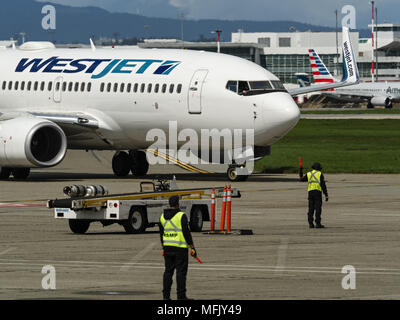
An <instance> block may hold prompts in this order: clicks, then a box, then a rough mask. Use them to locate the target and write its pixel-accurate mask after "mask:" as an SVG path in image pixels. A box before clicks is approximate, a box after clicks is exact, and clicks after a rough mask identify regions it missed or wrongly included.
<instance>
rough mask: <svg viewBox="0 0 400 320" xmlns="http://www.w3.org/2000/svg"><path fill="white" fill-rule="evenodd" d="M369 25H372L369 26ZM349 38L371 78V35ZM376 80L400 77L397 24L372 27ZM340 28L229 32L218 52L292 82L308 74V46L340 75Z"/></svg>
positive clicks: (178, 44)
mask: <svg viewBox="0 0 400 320" xmlns="http://www.w3.org/2000/svg"><path fill="white" fill-rule="evenodd" d="M369 27H370V28H371V25H370V26H369ZM350 38H351V41H352V44H353V49H354V51H355V52H356V59H357V62H358V68H359V71H360V77H361V80H362V81H371V80H372V74H371V65H372V63H371V61H372V39H371V38H360V37H359V33H358V32H351V33H350ZM375 41H376V45H377V50H376V52H375V56H376V58H375V68H376V67H377V70H376V69H375V80H376V79H377V80H379V81H400V24H388V23H385V24H378V25H377V28H375ZM341 43H342V34H341V32H338V33H337V34H336V32H311V31H305V32H303V31H296V30H293V31H292V32H245V31H243V30H239V31H238V32H234V33H232V40H231V42H222V43H221V52H222V53H227V54H232V55H235V56H239V57H242V58H245V59H248V60H250V61H253V62H255V63H258V64H260V65H261V66H263V67H265V68H266V69H268V70H269V71H271V72H272V73H274V74H275V75H276V76H278V77H279V78H280V80H281V81H282V82H283V83H286V84H290V83H292V84H295V83H296V82H297V79H296V76H295V74H296V73H307V74H308V75H309V76H310V78H311V67H310V62H309V59H308V50H309V49H311V48H312V49H314V50H315V51H316V52H317V53H318V54H319V55H320V57H321V58H322V60H323V61H324V63H325V65H326V66H327V68H328V69H329V70H330V72H331V73H332V75H334V76H335V77H337V78H341V76H342V53H341ZM139 47H142V48H185V49H193V50H205V51H217V45H216V43H215V42H182V41H180V40H147V41H145V42H144V43H139Z"/></svg>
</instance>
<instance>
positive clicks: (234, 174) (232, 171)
mask: <svg viewBox="0 0 400 320" xmlns="http://www.w3.org/2000/svg"><path fill="white" fill-rule="evenodd" d="M226 174H227V176H228V179H229V180H230V181H232V182H238V181H246V180H247V179H248V178H249V173H248V170H247V169H246V166H244V165H238V164H232V165H230V166H229V168H228V171H227V172H226Z"/></svg>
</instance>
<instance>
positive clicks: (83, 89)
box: [81, 82, 85, 92]
mask: <svg viewBox="0 0 400 320" xmlns="http://www.w3.org/2000/svg"><path fill="white" fill-rule="evenodd" d="M84 91H85V83H84V82H82V83H81V92H84Z"/></svg>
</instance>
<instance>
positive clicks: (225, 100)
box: [0, 28, 359, 181]
mask: <svg viewBox="0 0 400 320" xmlns="http://www.w3.org/2000/svg"><path fill="white" fill-rule="evenodd" d="M344 34H345V36H344V37H343V39H344V41H343V50H344V52H345V56H346V63H345V65H344V69H345V72H344V74H345V77H344V78H343V79H342V81H340V82H334V83H329V84H323V85H320V86H313V87H312V88H310V87H306V88H299V89H295V90H293V91H290V92H288V91H286V90H285V89H284V87H283V86H282V84H281V83H280V82H279V79H278V78H277V77H276V76H274V75H273V74H271V73H270V72H269V71H267V70H265V69H264V68H262V67H261V66H259V65H257V64H255V63H252V62H249V61H247V60H244V59H241V58H237V57H234V56H230V55H224V54H217V53H211V52H201V51H189V50H166V49H96V48H95V47H94V45H93V43H92V48H91V49H90V48H89V49H56V48H55V47H54V45H53V44H52V43H47V42H27V43H25V44H23V45H22V46H20V47H19V48H18V49H14V50H13V49H8V50H3V51H2V52H0V69H1V75H0V167H1V170H0V178H1V179H8V178H9V177H10V175H13V176H14V178H15V179H26V178H27V177H28V176H29V173H30V168H46V167H52V166H56V165H57V164H59V163H60V162H61V161H62V160H63V159H64V157H65V154H66V151H67V149H78V150H115V151H116V153H115V155H114V157H113V161H112V169H113V171H114V173H115V174H116V175H117V176H126V175H128V174H129V172H132V173H133V175H135V176H142V175H145V174H146V173H147V171H148V168H149V162H148V160H147V157H146V149H147V148H149V147H150V146H151V145H152V144H154V141H148V139H146V135H147V133H148V132H149V130H152V129H154V128H159V129H161V130H164V132H166V135H167V136H168V130H169V123H170V120H173V121H176V123H177V127H178V128H177V129H178V130H181V129H184V128H191V129H193V130H195V131H196V132H197V133H198V134H199V136H200V132H201V130H202V129H209V130H211V129H217V130H223V129H225V128H229V129H242V130H243V133H245V132H246V129H251V130H254V145H251V146H246V145H244V147H243V149H247V148H248V147H250V148H251V149H252V150H253V157H252V159H250V158H246V159H247V160H248V161H251V160H254V159H255V158H257V157H262V156H264V155H265V154H267V153H268V152H269V146H270V145H271V144H272V143H274V142H276V141H277V140H279V139H280V138H282V137H283V136H284V135H285V134H286V133H288V132H289V131H290V130H291V129H292V128H293V127H294V126H295V125H296V124H297V122H298V120H299V118H300V112H299V109H298V107H297V105H296V103H295V102H294V101H293V99H292V97H291V95H297V94H301V93H306V92H310V91H319V90H323V89H328V88H335V87H340V86H347V85H351V84H354V83H357V82H358V81H359V79H358V70H357V66H356V62H355V59H354V54H353V51H352V48H351V43H350V40H349V36H348V30H347V29H345V28H344ZM243 141H246V140H245V137H244V135H243ZM171 143H172V142H170V141H169V142H167V144H166V145H167V148H168V147H169V146H170V145H171ZM182 144H184V142H178V147H179V146H181V145H182ZM201 146H203V148H205V147H204V145H203V144H202V145H201ZM207 148H209V149H210V150H211V149H212V148H213V146H208V144H207ZM219 148H221V147H219ZM199 149H201V147H200V148H199ZM200 151H201V150H199V152H200ZM203 151H204V150H203ZM224 151H226V150H222V151H221V152H224ZM229 151H232V150H229ZM235 160H238V159H233V161H232V163H231V164H230V165H229V168H228V171H227V173H228V177H229V179H231V180H232V181H237V180H244V179H245V178H246V176H244V177H243V176H240V175H238V172H237V171H238V170H237V168H238V166H239V164H238V163H239V161H235ZM240 166H243V161H242V164H241V165H240Z"/></svg>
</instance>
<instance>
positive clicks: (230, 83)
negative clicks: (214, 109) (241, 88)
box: [226, 81, 238, 93]
mask: <svg viewBox="0 0 400 320" xmlns="http://www.w3.org/2000/svg"><path fill="white" fill-rule="evenodd" d="M237 84H238V82H237V81H228V83H227V84H226V88H227V89H228V90H231V91H233V92H235V93H237Z"/></svg>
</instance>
